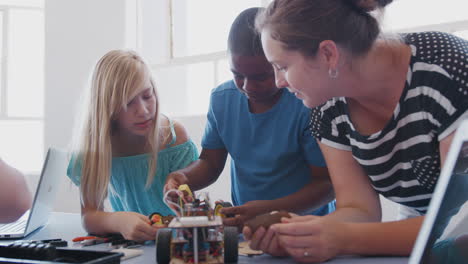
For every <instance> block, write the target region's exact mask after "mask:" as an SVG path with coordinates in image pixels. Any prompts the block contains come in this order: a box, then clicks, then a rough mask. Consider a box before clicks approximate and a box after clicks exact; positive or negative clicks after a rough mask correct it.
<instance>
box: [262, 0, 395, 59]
mask: <svg viewBox="0 0 468 264" xmlns="http://www.w3.org/2000/svg"><path fill="white" fill-rule="evenodd" d="M390 2H392V0H274V1H273V2H272V3H270V5H269V6H268V8H267V9H266V10H265V11H264V12H262V13H260V14H259V15H258V16H257V19H256V29H257V30H258V31H259V32H262V31H263V30H268V31H269V34H270V36H271V38H273V39H275V40H277V41H280V42H281V43H282V44H283V45H284V48H285V49H288V50H296V51H299V52H301V53H302V54H304V55H306V56H314V55H315V54H316V52H317V49H318V46H319V44H320V42H322V41H324V40H332V41H334V42H335V43H337V45H339V46H340V47H342V48H345V49H346V50H347V51H348V52H350V54H352V55H354V56H359V55H363V54H365V53H367V52H368V51H369V50H370V48H371V47H372V44H373V43H374V41H375V40H376V39H377V37H378V35H379V34H380V28H379V23H378V21H377V20H376V19H375V18H374V17H373V16H372V15H371V14H370V12H371V11H373V10H375V9H379V8H383V7H384V6H386V5H387V4H389V3H390Z"/></svg>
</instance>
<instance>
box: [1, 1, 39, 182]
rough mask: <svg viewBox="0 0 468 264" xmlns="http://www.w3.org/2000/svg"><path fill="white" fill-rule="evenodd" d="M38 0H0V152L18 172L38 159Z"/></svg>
mask: <svg viewBox="0 0 468 264" xmlns="http://www.w3.org/2000/svg"><path fill="white" fill-rule="evenodd" d="M43 2H44V1H43V0H0V36H1V37H0V39H1V40H2V41H1V43H0V58H1V61H0V157H2V159H4V160H5V161H6V162H8V163H9V164H11V165H12V166H14V167H16V168H18V169H19V170H21V171H23V172H26V173H28V172H37V171H39V170H40V169H41V166H42V162H43V141H44V140H43V138H44V137H43V133H44V132H43V126H44V125H43V123H44V122H43V119H44V100H43V98H44V14H43V4H44V3H43Z"/></svg>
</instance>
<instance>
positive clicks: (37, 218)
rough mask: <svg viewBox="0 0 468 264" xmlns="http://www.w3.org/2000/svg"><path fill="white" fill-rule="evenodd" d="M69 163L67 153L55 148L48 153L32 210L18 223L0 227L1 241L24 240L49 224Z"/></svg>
mask: <svg viewBox="0 0 468 264" xmlns="http://www.w3.org/2000/svg"><path fill="white" fill-rule="evenodd" d="M67 163H68V158H67V154H66V153H65V152H62V151H59V150H56V149H53V148H50V149H49V150H48V151H47V155H46V158H45V161H44V165H43V166H42V172H41V176H40V178H39V183H38V185H37V188H36V193H35V195H34V200H33V204H32V206H31V209H30V210H28V211H27V212H26V213H24V214H23V215H22V216H21V217H20V218H19V219H18V220H17V221H15V222H13V223H9V224H2V225H0V239H17V238H23V237H25V236H27V235H29V234H30V233H31V232H33V231H35V230H36V229H38V228H40V227H42V226H44V225H45V224H46V223H47V221H48V219H49V215H50V213H51V211H52V206H53V202H54V200H55V195H56V194H57V189H58V187H59V183H60V179H61V177H63V176H64V175H65V173H66V168H67Z"/></svg>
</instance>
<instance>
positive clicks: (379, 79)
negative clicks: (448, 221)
mask: <svg viewBox="0 0 468 264" xmlns="http://www.w3.org/2000/svg"><path fill="white" fill-rule="evenodd" d="M390 2H391V0H275V1H273V2H272V3H271V4H270V6H269V7H268V9H267V10H266V11H265V12H264V13H263V14H261V15H260V16H258V17H257V24H256V27H257V29H258V30H259V32H260V33H261V36H262V44H263V47H264V51H265V54H266V56H267V58H268V60H269V61H270V62H271V63H272V64H273V66H274V68H275V76H276V84H277V86H278V87H288V89H289V90H290V91H291V92H293V93H295V95H296V96H297V97H298V98H300V99H302V100H303V103H304V104H305V105H306V106H307V107H309V108H311V109H312V115H311V123H310V128H311V132H312V134H313V135H314V137H315V138H316V139H317V141H318V142H319V145H320V148H321V150H322V152H323V154H324V157H325V160H326V162H327V166H328V168H329V172H330V176H331V179H332V182H333V186H334V189H335V193H336V201H337V210H336V212H334V213H332V214H330V215H328V216H324V217H317V216H304V217H294V218H292V219H289V220H284V222H285V223H282V224H277V225H273V226H272V227H271V228H270V229H269V230H268V231H265V230H264V229H260V230H258V231H256V233H255V234H252V233H251V232H250V230H249V229H248V228H245V229H244V235H245V236H246V237H247V238H248V239H251V240H252V241H251V247H252V248H256V249H262V250H264V251H266V252H269V253H271V254H274V255H291V256H292V257H293V258H295V259H296V260H298V261H301V262H317V261H324V260H327V259H330V258H332V257H334V256H336V255H342V254H363V255H375V254H390V255H408V254H409V253H410V251H411V249H412V246H413V244H414V241H415V239H416V236H417V233H418V230H419V228H420V226H421V223H422V220H423V215H424V214H425V212H426V210H427V207H428V204H429V201H430V199H431V196H432V192H433V191H434V186H435V184H436V182H437V179H438V177H439V174H440V168H441V166H442V165H443V163H444V160H445V157H446V153H447V150H448V148H449V145H450V142H451V140H452V137H453V134H454V131H455V130H456V128H457V126H458V124H459V123H460V122H461V120H463V119H464V118H467V117H468V111H467V109H468V76H467V71H468V68H467V67H468V42H467V41H466V40H464V39H461V38H458V37H456V36H453V35H450V34H447V33H441V32H421V33H411V34H404V35H398V36H394V37H389V36H383V35H382V34H380V30H379V25H378V22H377V20H376V19H375V18H374V17H373V16H372V15H371V14H370V13H369V12H371V11H373V10H375V9H381V8H383V7H384V6H386V5H387V4H389V3H390ZM378 194H382V195H383V196H385V197H387V198H388V199H390V200H392V201H394V202H397V203H400V204H401V205H403V206H404V207H405V208H408V210H410V211H412V212H413V213H414V214H415V215H417V216H418V217H411V218H407V219H401V220H399V221H394V222H386V223H381V222H380V221H381V215H382V213H381V206H380V202H379V196H378Z"/></svg>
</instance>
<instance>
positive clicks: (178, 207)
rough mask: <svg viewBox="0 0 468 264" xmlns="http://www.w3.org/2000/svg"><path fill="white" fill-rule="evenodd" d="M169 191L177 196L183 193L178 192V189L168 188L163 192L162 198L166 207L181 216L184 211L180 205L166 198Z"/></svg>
mask: <svg viewBox="0 0 468 264" xmlns="http://www.w3.org/2000/svg"><path fill="white" fill-rule="evenodd" d="M171 192H175V193H176V194H177V195H178V196H180V195H183V194H182V193H180V192H179V191H178V190H174V189H172V190H168V191H167V192H166V193H165V194H164V199H163V202H164V203H165V204H166V205H167V207H169V208H170V209H171V210H172V211H173V212H174V213H175V214H176V215H177V216H183V214H184V211H183V209H182V207H180V206H179V205H178V204H177V203H174V202H173V201H171V200H169V199H168V195H169V193H171ZM171 205H173V206H174V207H176V208H177V209H179V212H177V211H176V210H175V209H174V208H173V207H172V206H171Z"/></svg>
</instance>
